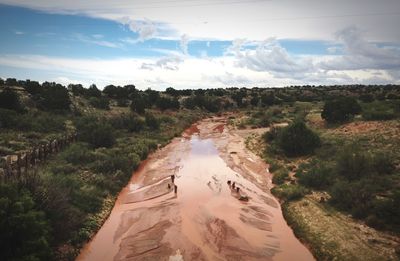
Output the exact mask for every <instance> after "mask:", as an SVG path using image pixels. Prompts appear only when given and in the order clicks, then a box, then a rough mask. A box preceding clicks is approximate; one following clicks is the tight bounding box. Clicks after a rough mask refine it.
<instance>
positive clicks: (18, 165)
mask: <svg viewBox="0 0 400 261" xmlns="http://www.w3.org/2000/svg"><path fill="white" fill-rule="evenodd" d="M17 175H18V178H20V177H21V153H18V154H17Z"/></svg>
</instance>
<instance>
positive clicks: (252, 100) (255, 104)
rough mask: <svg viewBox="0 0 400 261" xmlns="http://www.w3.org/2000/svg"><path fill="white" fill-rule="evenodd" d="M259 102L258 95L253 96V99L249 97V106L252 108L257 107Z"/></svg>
mask: <svg viewBox="0 0 400 261" xmlns="http://www.w3.org/2000/svg"><path fill="white" fill-rule="evenodd" d="M259 101H260V98H259V97H258V95H254V96H253V97H251V100H250V104H251V105H252V106H257V105H258V102H259Z"/></svg>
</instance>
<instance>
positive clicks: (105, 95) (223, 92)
mask: <svg viewBox="0 0 400 261" xmlns="http://www.w3.org/2000/svg"><path fill="white" fill-rule="evenodd" d="M0 86H2V89H4V91H3V92H2V93H1V94H0V106H1V108H5V109H12V110H16V111H19V112H21V111H23V108H22V107H21V105H20V104H19V103H18V101H17V100H18V97H15V96H16V95H15V94H12V93H11V91H10V90H8V91H7V87H20V88H22V90H23V91H26V92H27V93H29V94H30V95H31V96H32V98H33V100H34V101H36V103H37V107H38V108H39V109H42V110H52V111H54V110H59V111H65V110H71V109H73V108H71V100H70V94H71V95H73V96H76V97H79V96H81V97H84V98H86V99H88V100H89V102H90V104H91V105H92V106H93V107H96V108H99V109H105V110H107V109H109V106H110V100H111V99H112V100H114V101H115V102H116V105H117V106H121V107H126V106H130V107H131V109H132V110H133V111H134V112H137V113H139V114H143V113H144V112H145V109H148V108H157V109H160V110H162V111H164V110H178V109H180V108H187V109H195V108H199V109H203V110H206V111H209V112H218V111H222V110H232V109H235V108H245V107H250V106H251V107H257V106H258V107H266V106H272V105H279V104H282V103H291V102H295V101H303V102H314V101H326V100H334V99H337V98H340V97H343V96H346V97H353V98H356V99H358V100H360V101H362V102H365V103H369V102H373V101H374V100H386V99H389V100H397V99H400V85H393V84H388V85H331V86H314V85H305V86H290V87H283V88H258V87H253V88H244V87H243V88H238V87H229V88H218V89H196V90H190V89H185V90H178V89H174V88H172V87H169V88H166V90H165V91H156V90H152V89H150V88H149V89H147V90H144V91H142V90H138V89H137V88H136V87H135V85H133V84H130V85H125V86H115V85H107V86H105V87H104V89H103V90H102V91H101V90H100V89H98V88H97V86H96V85H95V84H92V85H90V87H89V88H85V87H83V85H82V84H69V85H68V86H67V87H66V86H63V85H61V84H58V83H54V82H44V83H42V84H40V83H39V82H37V81H30V80H26V81H21V80H16V79H13V78H8V79H6V80H5V81H4V80H2V79H0Z"/></svg>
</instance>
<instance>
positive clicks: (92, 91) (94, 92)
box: [86, 84, 101, 97]
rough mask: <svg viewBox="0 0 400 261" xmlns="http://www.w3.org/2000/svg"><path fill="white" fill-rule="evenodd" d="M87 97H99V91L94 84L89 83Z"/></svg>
mask: <svg viewBox="0 0 400 261" xmlns="http://www.w3.org/2000/svg"><path fill="white" fill-rule="evenodd" d="M86 96H87V97H101V91H100V90H99V89H97V86H96V84H92V85H90V87H89V89H87V90H86Z"/></svg>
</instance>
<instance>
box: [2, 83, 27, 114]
mask: <svg viewBox="0 0 400 261" xmlns="http://www.w3.org/2000/svg"><path fill="white" fill-rule="evenodd" d="M0 108H3V109H9V110H14V111H17V112H22V111H23V107H22V104H21V102H20V100H19V96H18V94H17V93H16V92H15V91H13V90H11V89H10V88H6V89H5V90H4V91H2V92H0Z"/></svg>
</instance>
